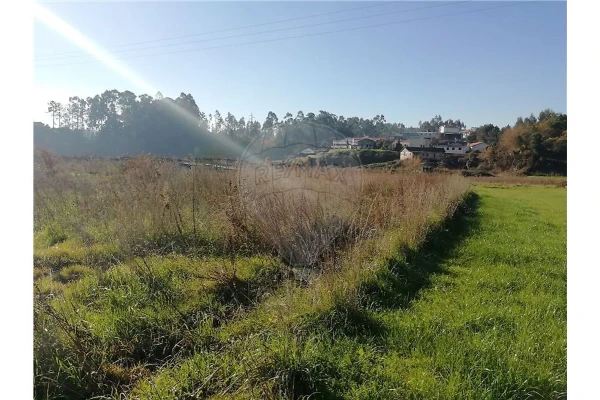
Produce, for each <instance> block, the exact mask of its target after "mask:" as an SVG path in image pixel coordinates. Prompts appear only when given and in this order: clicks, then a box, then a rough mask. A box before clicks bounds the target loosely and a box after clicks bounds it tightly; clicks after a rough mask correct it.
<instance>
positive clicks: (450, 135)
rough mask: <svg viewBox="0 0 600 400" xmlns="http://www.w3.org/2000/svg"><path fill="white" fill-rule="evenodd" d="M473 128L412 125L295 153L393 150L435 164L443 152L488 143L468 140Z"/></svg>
mask: <svg viewBox="0 0 600 400" xmlns="http://www.w3.org/2000/svg"><path fill="white" fill-rule="evenodd" d="M472 132H473V129H465V130H461V129H460V128H455V127H447V126H441V127H440V128H439V129H438V131H437V132H430V131H419V130H416V129H412V130H406V131H405V132H403V133H402V134H400V135H395V136H385V137H377V138H374V137H370V136H364V137H352V138H350V137H349V138H343V139H337V140H332V142H331V145H330V147H329V148H315V149H313V148H306V149H304V150H302V151H301V152H299V153H298V154H297V156H295V157H307V156H308V157H310V156H315V155H316V154H318V153H322V152H328V151H330V150H391V151H397V152H399V153H400V160H407V159H411V158H414V157H418V158H419V159H420V160H421V161H423V162H424V163H428V164H436V163H437V162H438V161H440V160H441V159H442V157H443V156H444V155H449V156H454V157H456V158H459V157H463V156H465V155H466V154H468V153H477V152H483V151H484V150H485V149H486V148H487V147H489V145H488V144H487V143H484V142H472V143H469V142H467V140H466V139H467V138H468V137H469V135H470V134H471V133H472ZM290 158H292V157H290Z"/></svg>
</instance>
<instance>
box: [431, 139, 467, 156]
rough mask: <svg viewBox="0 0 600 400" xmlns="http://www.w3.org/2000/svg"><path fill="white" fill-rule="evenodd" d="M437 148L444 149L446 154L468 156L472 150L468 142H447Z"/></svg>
mask: <svg viewBox="0 0 600 400" xmlns="http://www.w3.org/2000/svg"><path fill="white" fill-rule="evenodd" d="M435 147H437V148H440V149H444V151H445V152H446V154H466V153H468V152H469V151H470V150H471V149H470V148H469V145H468V144H467V143H466V142H446V143H440V144H438V145H436V146H435Z"/></svg>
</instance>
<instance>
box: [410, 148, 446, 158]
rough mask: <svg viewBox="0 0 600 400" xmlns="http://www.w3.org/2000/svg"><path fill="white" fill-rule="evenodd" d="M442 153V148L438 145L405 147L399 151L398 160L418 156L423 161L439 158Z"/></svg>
mask: <svg viewBox="0 0 600 400" xmlns="http://www.w3.org/2000/svg"><path fill="white" fill-rule="evenodd" d="M443 155H444V149H440V148H438V147H405V148H404V149H402V151H401V152H400V160H408V159H410V158H413V157H419V158H420V159H421V160H423V161H432V160H439V159H440V158H442V156H443Z"/></svg>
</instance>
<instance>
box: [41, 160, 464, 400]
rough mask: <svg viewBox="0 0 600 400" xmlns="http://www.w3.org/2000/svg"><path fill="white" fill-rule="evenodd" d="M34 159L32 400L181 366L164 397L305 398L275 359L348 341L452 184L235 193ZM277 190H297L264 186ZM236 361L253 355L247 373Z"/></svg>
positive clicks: (308, 181)
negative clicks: (311, 345) (314, 343)
mask: <svg viewBox="0 0 600 400" xmlns="http://www.w3.org/2000/svg"><path fill="white" fill-rule="evenodd" d="M37 161H38V164H37V165H36V174H35V210H34V211H35V213H34V215H35V227H34V231H35V232H34V233H35V251H34V267H35V268H34V271H35V273H34V277H35V281H34V286H35V343H34V351H35V393H36V398H89V397H93V396H100V395H103V396H105V395H115V396H117V395H118V394H119V393H129V394H130V395H132V396H135V395H140V396H142V397H147V396H150V393H146V392H145V390H146V389H145V388H150V387H153V386H154V385H155V384H154V383H153V380H154V379H157V380H159V381H161V380H163V381H164V380H165V379H167V380H168V379H169V378H168V376H169V373H170V372H169V371H171V370H172V371H181V370H182V369H183V371H187V372H185V373H189V374H191V375H190V376H189V379H187V380H186V381H179V379H178V378H177V382H181V385H182V386H178V387H177V388H169V389H168V390H167V389H165V390H167V392H168V393H170V395H171V396H175V397H180V396H183V393H184V392H186V391H188V390H190V391H193V392H195V393H196V395H198V396H200V397H203V396H208V395H209V394H211V393H212V394H215V393H216V392H217V391H219V392H220V391H224V392H225V393H228V394H234V393H238V394H242V393H249V392H248V391H250V392H252V391H255V390H258V391H261V393H264V396H266V397H268V396H275V397H281V396H283V397H295V394H298V393H301V394H302V393H303V394H308V393H307V392H306V391H308V390H312V389H311V388H314V387H315V385H320V384H319V383H318V382H319V380H318V379H317V376H316V375H306V373H305V372H304V367H301V366H299V365H296V364H295V363H296V362H297V361H300V362H301V363H302V364H304V363H306V362H308V361H307V360H295V359H294V358H291V359H290V358H289V357H295V356H293V354H294V353H293V352H292V353H288V352H287V351H284V350H285V349H288V348H289V349H293V347H288V345H292V346H293V343H294V342H295V341H297V340H300V339H301V338H309V337H310V335H311V332H317V333H318V332H321V331H322V330H323V329H325V330H330V329H333V331H338V332H340V334H343V335H346V334H352V332H360V331H362V330H363V329H364V328H363V326H362V325H363V320H362V319H363V318H367V317H368V315H369V312H370V311H369V309H368V302H369V300H368V299H369V292H370V290H371V288H372V286H373V282H374V281H373V280H374V279H376V277H377V276H378V275H379V274H380V273H384V271H385V270H387V268H389V266H390V265H393V264H394V263H395V262H396V261H393V260H397V262H402V261H401V260H402V259H403V257H404V250H403V249H416V248H417V247H418V246H419V244H420V243H422V241H423V240H424V238H425V237H426V236H427V233H428V232H429V231H430V230H431V229H433V228H434V227H435V226H437V224H439V223H440V222H442V221H443V220H444V219H445V218H446V217H447V216H449V215H452V214H453V212H454V210H455V208H456V207H457V206H458V204H459V203H460V202H461V199H462V197H463V196H464V194H465V191H466V190H467V188H468V184H467V182H466V181H465V180H464V178H461V177H459V176H449V175H416V174H394V175H390V174H381V173H369V172H366V171H361V170H359V169H346V170H344V171H343V172H339V171H338V172H339V173H340V174H343V178H344V180H343V182H337V181H335V180H333V181H331V180H329V181H327V180H326V181H322V180H319V178H318V176H317V175H314V176H313V175H310V174H309V175H302V176H297V175H295V174H294V175H292V179H291V180H289V181H287V182H285V183H284V182H281V183H280V182H270V183H269V185H266V186H262V187H254V186H250V187H248V186H244V185H238V184H237V182H241V181H239V180H236V177H235V176H234V174H233V173H232V172H230V171H216V170H210V169H204V168H202V169H200V168H193V169H191V170H188V169H181V168H179V167H178V165H177V164H176V163H173V162H169V161H166V160H157V159H152V158H148V157H142V158H137V159H132V160H128V161H123V162H111V161H108V160H84V161H81V160H80V161H70V162H66V161H64V160H62V159H60V158H58V157H56V156H54V155H52V154H50V153H47V152H42V153H40V154H38V157H37ZM328 170H331V171H333V172H336V170H335V168H331V167H330V168H329V169H328ZM292 183H298V184H300V185H301V186H299V187H301V188H303V189H304V190H302V191H299V192H298V193H297V194H294V192H290V191H284V192H280V191H278V190H272V188H274V187H275V188H276V187H277V185H280V184H281V185H282V186H286V185H289V184H292ZM357 185H359V186H357ZM265 188H271V189H269V190H268V191H265ZM327 190H329V192H327ZM278 193H282V194H281V195H280V194H278ZM242 194H243V195H242ZM344 205H345V206H344ZM390 263H391V264H390ZM352 321H354V322H352ZM265 337H267V338H269V339H268V340H267V339H265V340H263V338H265ZM271 341H273V342H271ZM261 343H262V344H261ZM269 343H271V344H272V345H275V344H276V343H279V344H280V345H282V346H283V347H272V348H273V351H269V350H268V347H265V345H268V346H271V345H270V344H269ZM303 343H304V342H303V341H302V342H297V345H302V346H303V345H304V344H303ZM323 345H324V344H323ZM247 351H252V352H257V351H258V352H263V353H261V354H255V355H256V356H258V357H259V359H260V360H262V364H257V365H259V368H258V369H256V368H254V367H255V366H256V365H255V364H254V362H251V358H247V357H246V356H248V354H247ZM282 351H283V353H282ZM281 357H282V358H281ZM255 361H256V360H255ZM290 362H291V363H292V364H288V363H290ZM190 365H192V366H194V367H193V368H191V369H190V367H189V366H190ZM213 367H215V368H213ZM313 367H314V366H311V367H310V368H313ZM186 368H187V369H186ZM208 370H210V373H208V374H205V372H206V371H208ZM250 370H252V371H254V372H253V373H252V375H249V376H247V377H246V378H242V375H240V374H241V373H242V372H243V371H246V372H248V373H249V371H250ZM173 373H177V374H179V373H180V372H173ZM244 373H245V372H244ZM239 379H242V380H239ZM148 385H150V386H148ZM151 391H152V392H154V391H155V390H154V389H152V390H151ZM167 392H163V391H161V390H159V391H155V394H154V395H157V396H163V395H165V396H166V395H167ZM144 393H146V394H144Z"/></svg>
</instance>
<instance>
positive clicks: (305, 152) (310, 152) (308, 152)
mask: <svg viewBox="0 0 600 400" xmlns="http://www.w3.org/2000/svg"><path fill="white" fill-rule="evenodd" d="M314 154H316V153H315V151H314V150H313V149H311V148H310V147H309V148H308V149H304V150H302V151H301V152H300V153H299V155H300V156H312V155H314Z"/></svg>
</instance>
